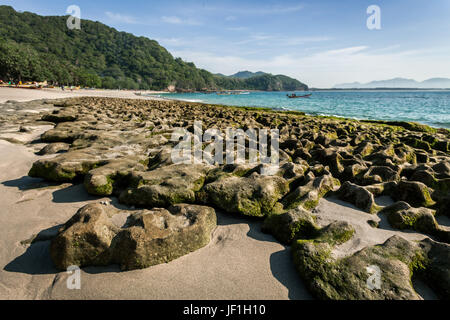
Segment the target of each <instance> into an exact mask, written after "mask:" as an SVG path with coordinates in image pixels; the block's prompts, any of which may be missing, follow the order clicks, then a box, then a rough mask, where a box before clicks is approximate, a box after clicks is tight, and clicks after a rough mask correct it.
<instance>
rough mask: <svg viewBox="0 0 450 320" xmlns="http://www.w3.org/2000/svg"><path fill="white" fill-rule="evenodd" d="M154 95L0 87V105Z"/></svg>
mask: <svg viewBox="0 0 450 320" xmlns="http://www.w3.org/2000/svg"><path fill="white" fill-rule="evenodd" d="M139 92H140V93H142V94H155V95H157V94H158V93H162V92H161V91H137V90H135V91H133V90H99V89H97V90H89V89H80V90H73V91H70V90H68V89H66V90H64V91H62V90H61V89H60V88H53V89H21V88H8V87H0V103H4V102H6V101H8V100H15V101H21V102H22V101H30V100H37V99H60V98H70V97H109V98H127V99H156V98H155V97H146V96H140V95H136V94H135V93H139Z"/></svg>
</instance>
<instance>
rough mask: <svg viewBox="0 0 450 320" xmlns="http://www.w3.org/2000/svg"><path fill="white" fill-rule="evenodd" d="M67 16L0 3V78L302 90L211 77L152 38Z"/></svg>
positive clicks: (281, 83)
mask: <svg viewBox="0 0 450 320" xmlns="http://www.w3.org/2000/svg"><path fill="white" fill-rule="evenodd" d="M66 20H67V16H39V15H37V14H34V13H30V12H23V13H20V12H16V11H15V10H14V9H13V8H12V7H9V6H0V78H1V79H3V80H14V81H18V80H22V81H29V80H32V81H43V80H47V81H50V82H53V83H58V84H65V85H82V86H89V87H103V88H107V89H113V88H127V89H143V90H147V89H152V90H163V89H166V88H167V87H169V86H174V87H175V88H176V89H177V90H204V89H230V90H231V89H248V90H250V89H255V90H305V89H307V86H306V85H304V84H303V83H301V82H300V81H298V80H295V79H292V78H289V77H286V76H273V75H269V74H264V75H262V76H257V77H252V78H249V79H232V78H228V77H222V76H218V75H213V74H212V73H210V72H208V71H206V70H203V69H199V68H196V67H195V65H194V64H193V63H190V62H185V61H183V60H182V59H180V58H174V57H173V56H172V55H171V54H170V53H169V52H168V51H167V50H166V49H165V48H163V47H162V46H160V45H159V44H158V42H156V41H154V40H150V39H148V38H145V37H136V36H134V35H132V34H130V33H126V32H119V31H117V30H116V29H114V28H110V27H108V26H106V25H104V24H102V23H100V22H93V21H89V20H82V21H81V30H69V29H68V28H67V26H66Z"/></svg>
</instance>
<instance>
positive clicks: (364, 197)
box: [337, 181, 380, 213]
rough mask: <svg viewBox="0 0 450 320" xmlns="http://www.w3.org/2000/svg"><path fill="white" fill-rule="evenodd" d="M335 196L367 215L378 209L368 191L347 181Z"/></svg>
mask: <svg viewBox="0 0 450 320" xmlns="http://www.w3.org/2000/svg"><path fill="white" fill-rule="evenodd" d="M337 195H338V197H339V199H341V200H344V201H348V202H350V203H352V204H354V205H355V206H356V207H358V208H360V209H362V210H364V211H365V212H368V213H375V212H377V211H378V210H379V209H380V207H379V206H378V205H377V204H376V203H375V199H374V196H373V194H372V193H371V192H370V191H368V190H367V189H366V188H364V187H361V186H358V185H356V184H353V183H351V182H348V181H347V182H345V183H344V184H343V185H342V187H341V188H340V189H339V190H338V191H337Z"/></svg>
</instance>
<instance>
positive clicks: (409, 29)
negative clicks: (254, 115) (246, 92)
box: [0, 0, 450, 88]
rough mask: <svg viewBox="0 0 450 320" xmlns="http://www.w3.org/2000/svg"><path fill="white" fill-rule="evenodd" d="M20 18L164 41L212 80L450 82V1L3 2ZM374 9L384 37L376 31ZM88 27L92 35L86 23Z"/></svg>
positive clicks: (318, 84) (325, 84) (327, 84)
mask: <svg viewBox="0 0 450 320" xmlns="http://www.w3.org/2000/svg"><path fill="white" fill-rule="evenodd" d="M0 4H2V5H11V6H13V7H14V9H16V10H20V11H31V12H34V13H37V14H41V15H66V10H67V7H68V6H70V5H77V6H79V7H80V9H81V18H82V19H89V20H94V21H100V22H102V23H104V24H107V25H109V26H111V27H114V28H116V29H117V30H119V31H126V32H130V33H133V34H135V35H137V36H145V37H148V38H150V39H154V40H157V41H158V42H159V43H160V44H161V45H162V46H164V47H165V48H166V49H168V50H169V52H170V53H171V54H172V55H173V56H174V57H181V58H182V59H183V60H185V61H189V62H194V63H195V65H196V66H198V67H200V68H204V69H206V70H208V71H211V72H213V73H223V74H226V75H230V74H233V73H235V72H237V71H242V70H249V71H253V72H256V71H264V72H269V73H273V74H285V75H288V76H291V77H293V78H296V79H298V80H300V81H302V82H304V83H306V84H308V85H309V86H310V87H317V88H326V87H332V86H334V85H336V84H339V83H347V82H354V81H358V82H363V83H364V82H369V81H372V80H384V79H391V78H395V77H403V78H410V79H415V80H418V81H423V80H425V79H428V78H433V77H446V78H450V59H449V57H450V41H449V40H450V0H428V1H424V0H369V1H367V0H353V1H350V0H339V1H337V0H323V1H320V0H315V1H312V0H309V1H308V0H305V1H292V0H289V1H266V0H259V1H256V0H255V1H249V0H229V1H228V0H227V1H225V0H221V1H217V0H182V1H178V0H176V1H167V0H166V1H154V0H146V1H141V0H137V1H131V0H129V1H123V0H120V1H115V0H107V1H105V0H96V1H92V0H70V1H65V0H57V1H56V0H49V1H39V0H12V1H3V0H0ZM371 5H377V6H378V7H379V9H380V27H381V28H380V29H372V30H371V29H369V28H368V27H367V19H368V18H370V17H371V16H372V14H373V13H372V12H371V13H369V14H368V13H367V9H368V7H369V6H371ZM81 27H83V26H82V25H81Z"/></svg>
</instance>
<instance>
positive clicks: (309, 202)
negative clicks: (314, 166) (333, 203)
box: [282, 172, 340, 210]
mask: <svg viewBox="0 0 450 320" xmlns="http://www.w3.org/2000/svg"><path fill="white" fill-rule="evenodd" d="M304 182H305V183H304V184H303V185H300V186H298V187H297V188H295V189H294V190H293V191H292V192H290V193H289V194H288V195H287V196H286V197H284V198H283V200H282V203H283V206H284V208H285V209H293V208H296V207H298V206H302V207H303V208H304V209H306V210H310V209H313V208H314V207H316V206H317V204H318V203H319V200H320V198H322V197H324V196H325V195H326V194H327V193H329V192H332V191H336V190H337V189H338V188H339V186H340V182H339V180H338V179H336V178H334V177H333V176H332V175H331V174H330V173H327V174H323V175H321V176H320V177H314V175H313V174H312V172H310V175H308V176H307V177H306V178H305V181H304Z"/></svg>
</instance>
